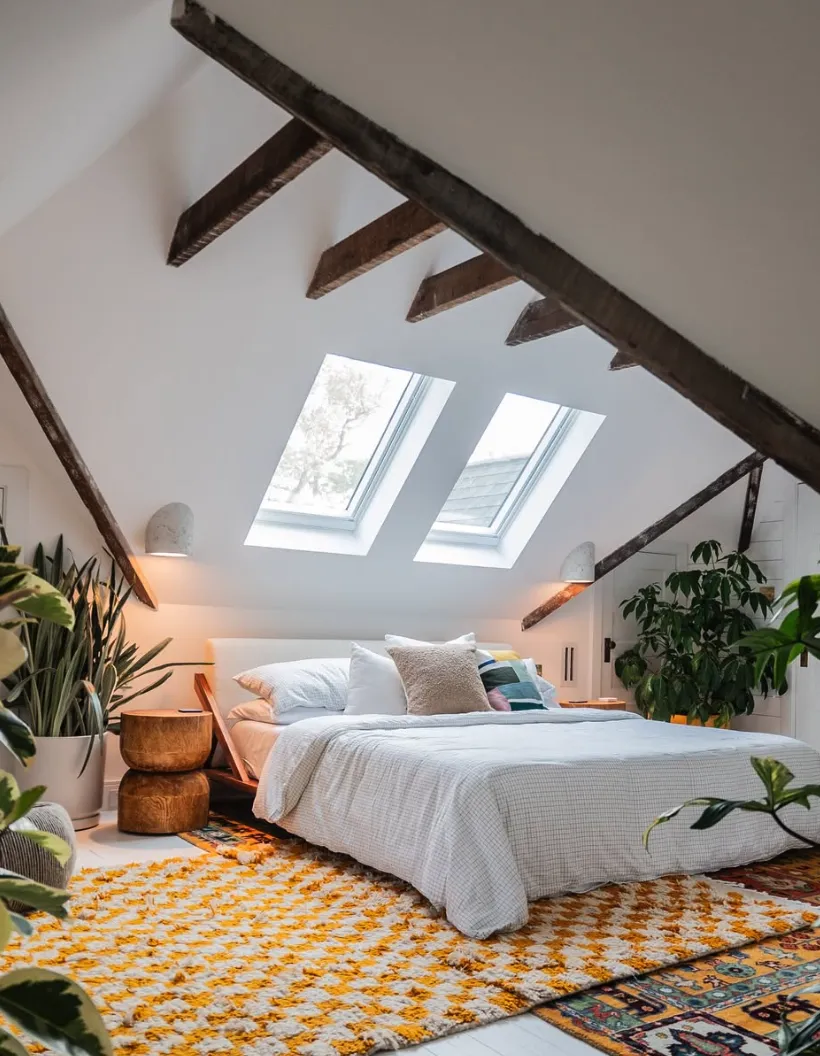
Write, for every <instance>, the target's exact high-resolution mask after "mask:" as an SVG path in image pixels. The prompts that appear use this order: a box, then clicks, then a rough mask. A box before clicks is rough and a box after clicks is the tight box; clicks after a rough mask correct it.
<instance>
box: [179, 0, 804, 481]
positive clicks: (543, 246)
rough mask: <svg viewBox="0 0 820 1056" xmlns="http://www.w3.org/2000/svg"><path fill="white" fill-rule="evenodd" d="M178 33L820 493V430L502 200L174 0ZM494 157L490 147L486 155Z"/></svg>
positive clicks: (198, 8) (190, 0)
mask: <svg viewBox="0 0 820 1056" xmlns="http://www.w3.org/2000/svg"><path fill="white" fill-rule="evenodd" d="M171 24H172V25H173V26H174V28H175V29H176V30H177V31H178V32H179V33H180V34H182V36H183V37H185V39H186V40H188V41H189V42H190V43H192V44H193V45H195V46H196V47H198V48H199V49H200V50H201V51H203V52H205V53H206V54H207V55H210V57H211V58H212V59H214V60H215V61H216V62H219V63H221V65H223V66H225V67H226V68H227V69H229V70H231V71H232V72H233V73H235V74H236V75H237V76H238V77H241V78H242V79H243V80H244V81H246V82H247V83H248V84H250V85H252V86H253V87H254V88H256V89H257V90H258V91H259V92H261V93H262V94H263V95H264V96H266V98H268V99H271V100H272V101H273V102H275V103H277V104H278V105H279V106H282V107H284V109H286V110H288V111H289V112H290V113H291V114H293V115H294V116H295V117H298V118H300V119H301V120H302V121H304V122H306V123H307V124H309V125H310V126H311V127H312V128H315V129H316V130H317V132H319V133H320V134H321V135H322V136H324V137H325V138H327V139H328V140H329V141H330V142H331V143H332V144H333V145H334V146H335V147H337V148H338V149H339V150H341V151H343V152H344V153H345V154H348V155H349V156H350V157H351V158H353V159H354V160H355V161H357V162H358V163H359V164H360V165H362V166H363V167H364V168H366V169H368V170H369V171H370V172H372V173H374V175H376V176H378V177H379V178H380V179H382V180H384V181H385V183H388V184H390V186H391V187H394V188H395V189H396V190H397V191H399V193H400V194H403V195H404V196H405V197H407V198H412V199H413V200H414V201H417V202H419V203H420V204H421V205H423V206H424V207H425V208H426V209H429V210H430V212H431V213H434V214H435V215H436V216H438V217H439V218H440V219H441V220H443V221H444V222H445V223H446V224H447V226H448V227H451V228H452V229H453V230H454V231H457V232H458V233H459V234H461V235H463V236H464V237H465V238H466V239H468V240H469V241H470V242H472V243H473V244H474V245H475V246H477V247H478V248H479V249H480V250H482V251H483V252H486V253H489V254H491V255H492V256H493V257H494V258H495V259H496V260H497V261H498V262H499V263H500V264H501V265H502V266H503V267H506V268H507V269H508V270H509V271H511V272H513V273H515V274H516V275H517V276H518V277H519V278H520V279H523V281H524V282H526V283H527V284H528V285H529V286H531V287H532V288H533V289H535V290H537V291H538V292H539V293H541V294H543V295H544V296H548V295H553V296H554V297H555V298H556V300H557V301H558V302H559V303H560V304H561V305H563V307H564V308H566V309H567V311H569V312H572V314H573V315H577V316H578V318H579V319H581V320H582V322H584V323H585V324H586V325H587V326H588V327H590V329H592V330H594V331H595V332H596V333H597V334H600V336H601V337H604V338H606V340H607V341H609V342H610V343H611V344H613V345H615V347H616V348H619V349H622V350H624V351H627V352H628V353H629V355H631V356H632V357H633V358H634V359H635V360H636V361H637V362H638V363H639V364H640V365H641V366H642V367H645V368H646V369H647V370H649V371H650V372H651V373H652V374H654V375H655V376H656V377H658V378H660V379H661V380H662V381H664V382H666V384H667V385H670V386H671V387H672V388H673V389H675V391H676V392H679V393H680V394H681V395H683V396H685V397H686V398H687V399H689V400H691V401H692V402H693V403H695V404H696V405H697V406H698V407H700V408H701V410H703V411H705V412H706V413H707V414H709V415H711V416H712V417H713V418H714V419H716V421H719V422H720V423H721V424H722V425H724V426H726V428H727V429H731V430H732V431H733V432H734V433H736V434H737V435H738V436H739V437H741V438H742V439H743V440H745V441H746V442H747V443H748V444H749V445H750V446H752V447H754V448H755V449H756V450H758V451H761V452H763V453H764V454H766V455H768V456H769V457H771V458H773V459H775V461H777V462H779V463H780V464H781V465H782V466H783V467H784V468H785V469H787V470H788V471H789V472H791V473H793V474H794V475H795V476H796V477H798V478H799V479H800V480H803V481H805V482H806V483H808V484H809V485H811V486H812V487H813V488H815V490H817V491H820V430H818V429H816V428H814V426H812V425H810V424H809V423H808V422H806V421H805V420H803V419H802V418H800V417H798V416H797V415H796V414H793V413H792V412H791V411H790V410H788V408H786V407H784V406H783V405H782V404H780V403H778V402H777V401H776V400H773V399H772V398H771V397H769V396H767V395H766V394H765V393H764V392H761V391H760V390H759V389H757V388H755V387H754V386H753V385H750V384H749V383H748V382H746V381H744V380H743V378H741V377H740V376H739V375H737V374H735V373H734V371H732V370H730V369H729V368H728V367H725V366H723V364H721V363H719V362H718V361H717V360H715V359H713V358H712V357H711V356H710V355H708V354H707V353H706V352H704V351H703V350H702V349H701V348H698V346H697V345H695V344H694V343H693V342H692V341H689V340H688V339H687V338H685V337H683V336H682V335H681V334H679V333H677V332H676V331H675V330H673V329H672V328H671V327H670V326H667V325H666V323H664V322H663V321H662V320H660V319H658V318H657V317H656V316H654V315H652V314H651V313H650V312H648V311H646V309H644V308H642V307H641V306H640V305H639V304H637V303H636V302H635V301H633V300H632V299H631V298H629V297H627V296H626V295H625V294H623V293H621V292H620V290H618V289H616V288H615V287H614V286H613V285H611V283H609V282H607V281H606V280H605V279H602V278H601V277H600V276H599V275H596V274H595V272H594V271H592V270H591V269H590V268H588V267H586V266H585V265H584V264H582V263H581V262H580V261H579V260H577V259H576V258H575V257H573V256H572V255H571V254H569V253H567V252H566V251H565V250H563V249H561V248H560V247H559V246H557V245H556V244H555V243H554V242H551V241H550V240H549V239H548V238H545V237H544V236H543V235H540V234H537V233H536V232H535V231H533V230H532V229H531V228H528V227H527V226H526V224H524V222H523V221H522V220H520V219H519V218H518V217H517V216H515V215H514V214H513V213H511V212H510V211H509V210H508V209H505V208H504V207H503V206H502V205H500V204H499V203H498V202H495V201H494V200H493V199H491V198H489V197H488V196H487V195H485V194H483V193H482V192H481V191H479V190H478V189H477V188H475V187H473V186H472V185H471V184H469V183H467V182H466V181H464V180H462V179H461V178H459V177H458V176H455V175H454V174H453V173H451V172H448V171H447V169H445V168H444V167H443V166H441V165H439V164H438V163H437V162H435V161H434V160H432V159H431V158H429V157H427V156H426V155H424V154H422V153H421V152H420V151H418V150H416V149H414V148H413V147H411V146H409V145H408V144H406V143H404V142H403V141H402V140H400V139H399V138H398V137H397V136H395V135H393V134H392V133H391V132H388V131H387V130H386V129H384V128H382V127H381V126H380V125H378V124H376V123H375V122H374V121H371V120H370V119H369V118H367V117H365V116H364V115H363V114H361V113H359V112H358V111H356V110H354V109H353V108H352V107H350V106H348V105H347V104H346V103H343V102H342V101H341V100H339V99H337V98H336V97H335V96H332V95H330V94H329V93H328V92H325V91H323V90H322V89H320V88H317V87H316V86H315V85H314V84H311V83H310V82H309V81H308V80H307V79H306V78H304V77H302V76H301V75H300V74H298V73H297V72H296V71H295V70H292V69H290V67H288V66H286V65H284V63H282V62H280V61H279V60H278V59H276V58H274V57H273V56H272V55H270V54H269V53H268V52H267V51H265V50H264V49H263V48H260V47H259V45H257V44H254V43H253V41H251V40H249V39H248V38H247V37H245V36H244V35H243V34H241V33H240V32H238V30H236V29H234V28H233V27H232V26H231V25H229V24H228V23H227V22H225V21H224V20H223V19H221V18H217V17H216V16H215V15H213V14H212V13H211V12H209V11H207V10H206V9H205V8H204V7H203V6H202V5H201V4H199V3H197V2H196V0H174V6H173V10H172V15H171ZM488 149H491V145H490V146H489V147H488Z"/></svg>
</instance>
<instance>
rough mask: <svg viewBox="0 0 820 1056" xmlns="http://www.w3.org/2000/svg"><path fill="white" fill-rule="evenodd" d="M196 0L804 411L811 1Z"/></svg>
mask: <svg viewBox="0 0 820 1056" xmlns="http://www.w3.org/2000/svg"><path fill="white" fill-rule="evenodd" d="M208 6H209V7H210V8H211V9H212V10H214V11H215V12H216V13H217V14H220V15H222V16H223V17H224V18H225V19H227V20H228V21H229V22H230V23H231V24H233V25H235V26H237V27H238V28H239V29H240V30H242V31H243V32H245V33H247V34H248V35H249V36H250V37H251V38H252V39H253V40H255V41H256V42H257V43H259V44H261V45H262V46H263V47H266V48H267V49H268V50H269V51H270V52H271V53H272V54H273V55H275V56H276V57H277V58H279V59H281V60H283V61H284V62H286V63H289V64H290V65H292V66H293V67H294V68H295V69H296V70H298V71H299V72H300V73H301V74H303V75H304V76H306V77H308V78H310V79H312V80H314V81H315V82H316V83H317V84H319V85H320V86H321V87H323V88H325V89H327V90H329V91H330V92H332V93H334V94H335V95H337V96H338V97H339V98H341V99H342V100H344V101H345V102H347V103H348V104H350V105H351V106H354V107H356V108H357V109H359V110H360V111H361V112H362V113H364V114H366V115H367V116H369V117H371V118H373V119H375V120H376V121H378V122H380V123H381V124H382V125H383V126H384V127H386V128H388V129H389V130H390V131H391V132H393V133H395V134H396V135H398V136H399V137H401V138H402V139H404V140H405V141H406V142H408V143H410V144H412V145H413V146H415V147H417V148H420V149H421V150H423V151H425V152H426V153H428V154H429V155H430V156H431V157H432V158H434V159H435V160H436V161H438V162H440V163H441V164H443V165H445V166H447V167H448V168H449V169H450V170H451V171H453V172H454V173H456V174H457V175H459V176H462V177H464V178H465V179H467V180H468V181H470V182H471V183H473V184H474V185H475V186H477V187H478V188H479V189H481V190H482V191H484V192H485V193H487V194H489V195H490V196H491V197H493V198H495V199H496V200H497V201H499V202H500V203H501V204H503V205H505V206H506V207H507V208H508V209H510V210H511V211H512V212H513V213H514V214H515V215H517V216H520V217H521V218H522V219H523V220H524V221H525V222H526V223H528V224H529V225H531V226H532V227H533V228H534V229H535V230H537V231H540V232H543V233H544V234H546V235H547V236H548V237H550V238H552V239H554V240H555V241H556V242H557V243H558V244H559V245H560V246H562V247H563V248H564V249H566V250H568V251H569V252H571V253H573V254H575V255H576V256H578V257H579V259H581V260H582V261H583V262H584V263H585V264H587V265H588V266H590V267H591V268H593V269H594V270H595V271H596V272H598V273H599V274H600V275H603V276H604V277H606V278H607V279H609V280H610V281H611V282H613V283H614V284H615V285H616V286H617V287H618V288H619V289H621V290H623V291H624V292H625V293H627V294H628V295H629V296H631V297H633V298H634V299H635V300H636V301H638V303H639V304H642V305H643V306H644V307H646V308H648V309H649V310H650V311H652V312H654V313H655V314H656V315H658V316H659V317H660V318H661V319H663V320H664V321H665V322H666V323H668V324H670V325H671V326H673V327H674V328H675V329H676V330H678V331H679V332H680V333H683V334H685V335H686V336H687V337H689V338H691V339H692V340H694V341H695V342H696V343H698V344H699V345H700V346H701V347H702V348H704V349H705V350H706V351H707V352H709V353H710V354H711V355H713V356H715V357H716V358H717V359H719V360H720V361H721V362H723V363H725V364H727V365H728V366H730V367H732V368H733V369H734V370H736V371H737V372H738V373H740V374H741V375H742V376H743V377H745V378H746V379H747V380H749V381H751V382H753V383H754V384H756V385H758V386H759V387H760V388H762V389H763V391H764V392H766V393H768V394H769V395H771V396H774V397H776V398H779V399H780V400H782V401H783V402H784V403H785V404H786V405H787V406H788V407H790V408H791V409H792V410H794V411H796V412H797V413H799V414H802V415H803V416H805V417H806V418H807V419H808V420H809V421H811V422H813V423H814V424H815V425H817V426H820V405H818V402H817V399H816V394H817V392H818V391H820V357H818V356H817V355H816V354H815V341H814V334H815V331H816V319H815V311H814V304H815V300H816V280H817V275H818V274H820V209H818V197H817V171H818V168H820V110H819V108H820V64H818V62H817V55H816V42H817V39H818V37H820V4H817V3H816V2H814V0H790V2H789V3H788V4H787V5H782V4H777V3H772V2H771V0H722V2H721V3H718V4H716V3H714V2H713V0H688V2H687V3H679V4H669V3H657V2H656V0H624V2H621V3H613V2H612V0H574V2H573V3H567V2H566V0H509V2H507V3H504V4H499V3H497V2H494V0H472V2H471V3H470V5H469V11H470V17H469V18H465V17H464V8H465V5H464V4H459V3H456V2H452V0H444V2H442V0H416V2H415V3H412V4H408V3H404V4H401V3H384V2H383V0H358V2H357V3H355V4H339V3H338V2H337V0H303V2H302V3H299V4H294V3H291V2H290V0H209V5H208Z"/></svg>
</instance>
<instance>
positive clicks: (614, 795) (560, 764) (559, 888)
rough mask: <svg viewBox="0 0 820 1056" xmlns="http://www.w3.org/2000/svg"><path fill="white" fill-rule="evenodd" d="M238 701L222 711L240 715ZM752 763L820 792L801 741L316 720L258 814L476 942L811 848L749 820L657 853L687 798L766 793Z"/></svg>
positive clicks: (646, 730)
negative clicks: (409, 891) (550, 912)
mask: <svg viewBox="0 0 820 1056" xmlns="http://www.w3.org/2000/svg"><path fill="white" fill-rule="evenodd" d="M223 641H224V640H223ZM333 646H334V643H330V642H322V643H301V646H300V644H299V643H288V644H287V645H285V646H283V649H282V651H280V652H278V653H277V655H276V656H275V657H274V659H294V658H296V656H295V654H294V653H293V652H292V651H291V650H297V651H298V650H299V649H300V647H301V649H302V650H304V649H306V648H307V649H314V648H315V649H316V651H314V652H310V653H308V654H306V653H305V652H304V651H303V652H302V653H301V655H302V656H305V655H313V656H319V655H323V656H329V655H336V656H338V655H344V653H343V652H339V651H338V650H340V649H346V648H347V643H335V648H336V651H334V652H330V651H328V650H330V649H331V648H333ZM323 650H324V651H323ZM289 653H290V655H288V654H289ZM246 655H250V653H248V654H246ZM256 655H257V657H258V653H257V654H256ZM213 656H214V660H215V661H216V666H215V668H214V675H215V689H216V697H217V700H218V699H219V694H220V684H221V679H223V678H224V677H226V671H227V668H229V667H231V666H233V671H234V672H235V671H237V670H242V666H241V665H240V666H236V661H237V659H238V655H237V654H236V652H235V651H234V650H233V648H232V647H230V646H229V647H228V648H227V650H226V649H224V648H222V647H221V646H220V645H219V644H218V642H214V643H213ZM269 659H270V657H269ZM253 662H255V663H258V662H260V661H259V659H255V660H254V661H253ZM226 665H227V667H226ZM246 666H249V665H246ZM227 677H230V676H227ZM234 688H237V687H235V686H234ZM226 689H227V698H228V699H227V700H226V702H225V704H224V705H223V704H220V705H219V706H220V708H225V707H228V704H230V707H232V706H233V704H232V703H230V701H234V702H235V701H236V694H235V693H233V691H232V689H231V687H226ZM228 710H229V708H228ZM752 755H759V756H766V755H773V756H775V757H776V758H778V759H780V760H781V761H782V762H784V763H786V765H788V766H789V768H790V769H791V770H792V771H793V772H794V773H795V775H796V778H797V780H798V782H800V783H804V782H818V783H820V756H818V754H817V752H815V751H814V750H813V749H811V748H809V747H808V746H807V745H805V744H802V743H801V742H799V741H795V740H792V739H790V738H787V737H779V736H773V735H768V734H756V733H741V732H737V731H729V730H712V729H703V728H697V727H686V726H683V727H680V726H671V725H668V724H666V723H656V722H649V721H646V720H644V719H642V718H640V717H639V716H636V715H633V714H630V713H627V712H614V711H606V712H604V711H595V710H592V709H590V710H586V709H573V710H572V711H569V710H568V711H563V710H560V709H559V710H557V711H548V712H517V713H513V714H503V713H494V712H487V713H478V714H476V713H473V714H467V715H453V716H450V715H447V716H443V715H435V716H429V717H418V716H400V717H389V716H363V717H356V718H354V717H347V718H345V717H338V716H334V717H329V718H316V719H309V720H306V721H304V722H299V723H296V724H294V725H292V726H288V727H286V728H284V729H282V730H280V731H279V732H278V734H277V736H276V739H275V743H274V744H273V747H272V748H271V750H270V752H269V753H268V755H267V758H266V760H265V762H264V764H263V765H262V767H261V771H260V780H259V784H258V788H256V795H255V799H254V812H255V813H256V814H257V816H259V817H261V818H264V819H265V820H267V821H272V822H276V823H277V824H279V825H281V826H282V827H284V828H285V829H287V830H288V831H290V832H293V833H294V834H296V835H299V836H301V837H303V838H304V839H306V840H308V841H310V842H311V843H315V844H318V845H320V846H324V847H327V848H329V849H331V850H334V851H340V852H344V853H346V854H349V855H351V856H352V857H354V858H356V859H357V860H359V861H361V862H362V863H364V864H365V865H368V866H372V867H374V868H376V869H380V870H383V871H385V872H388V873H391V874H393V875H395V876H399V877H401V878H402V879H404V880H406V881H408V882H409V883H411V884H412V885H413V886H414V887H416V888H417V889H418V890H419V891H420V892H421V893H422V894H423V895H425V897H426V898H428V899H429V900H430V902H431V903H433V905H434V906H436V907H438V908H440V909H442V910H443V911H444V912H445V913H446V915H447V917H448V919H449V920H450V921H451V923H452V924H454V925H455V927H457V928H458V929H459V930H460V931H462V932H463V933H464V934H466V935H469V936H472V937H476V938H483V937H486V936H488V935H490V934H492V933H494V932H496V931H500V930H512V929H515V928H518V927H520V926H521V925H522V924H524V923H525V922H526V920H527V904H528V902H529V901H532V900H534V899H538V898H544V897H547V896H550V895H556V894H559V893H563V892H567V891H584V890H588V889H590V888H592V887H596V886H598V885H600V884H603V883H607V882H628V881H634V880H641V879H649V878H652V877H656V876H660V875H663V874H666V873H674V872H686V873H699V872H703V871H707V870H714V869H718V868H723V867H727V866H735V865H741V864H745V863H748V862H751V861H756V860H763V859H767V858H771V857H774V856H775V855H777V854H780V853H781V852H783V851H785V850H787V849H790V848H793V847H796V846H799V844H798V843H797V841H795V840H794V839H792V838H791V837H789V836H788V835H787V834H786V833H784V832H783V831H782V830H781V829H780V828H778V827H777V826H776V825H775V824H774V823H773V822H772V821H771V820H770V819H769V818H767V817H765V816H761V815H757V814H739V813H738V814H734V815H731V816H730V817H729V818H727V819H726V820H724V821H723V822H722V823H721V824H720V825H719V826H718V827H717V828H715V829H712V830H709V831H706V832H692V831H691V830H690V829H689V828H688V823H687V821H686V820H685V819H682V818H679V819H676V820H675V821H673V822H670V823H669V824H668V825H666V826H664V827H662V828H660V829H658V830H657V831H656V833H655V834H654V836H653V840H652V844H651V849H650V851H649V852H647V851H645V850H644V849H643V846H642V843H641V835H642V832H643V830H644V829H645V828H646V826H647V825H648V824H649V823H650V822H651V821H652V819H653V818H654V817H656V816H657V815H658V814H659V813H661V812H662V811H664V810H666V809H667V808H669V807H672V806H675V805H676V804H677V803H679V802H681V801H682V800H684V799H687V798H690V797H692V796H695V795H699V794H711V795H718V796H728V797H733V798H751V797H754V796H758V795H759V794H760V790H761V786H760V785H759V782H758V780H757V778H756V777H755V775H754V773H753V771H752V769H751V767H750V765H749V757H750V756H752ZM788 810H789V811H790V812H791V818H789V815H788V814H787V815H784V818H785V820H786V821H787V822H788V821H789V820H791V822H792V824H793V825H794V826H796V827H797V828H798V830H799V831H801V832H804V833H805V834H806V835H808V836H810V837H812V838H814V839H818V838H820V810H817V809H815V810H813V811H810V812H806V811H805V810H803V809H802V808H800V807H797V806H795V807H792V808H788Z"/></svg>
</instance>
